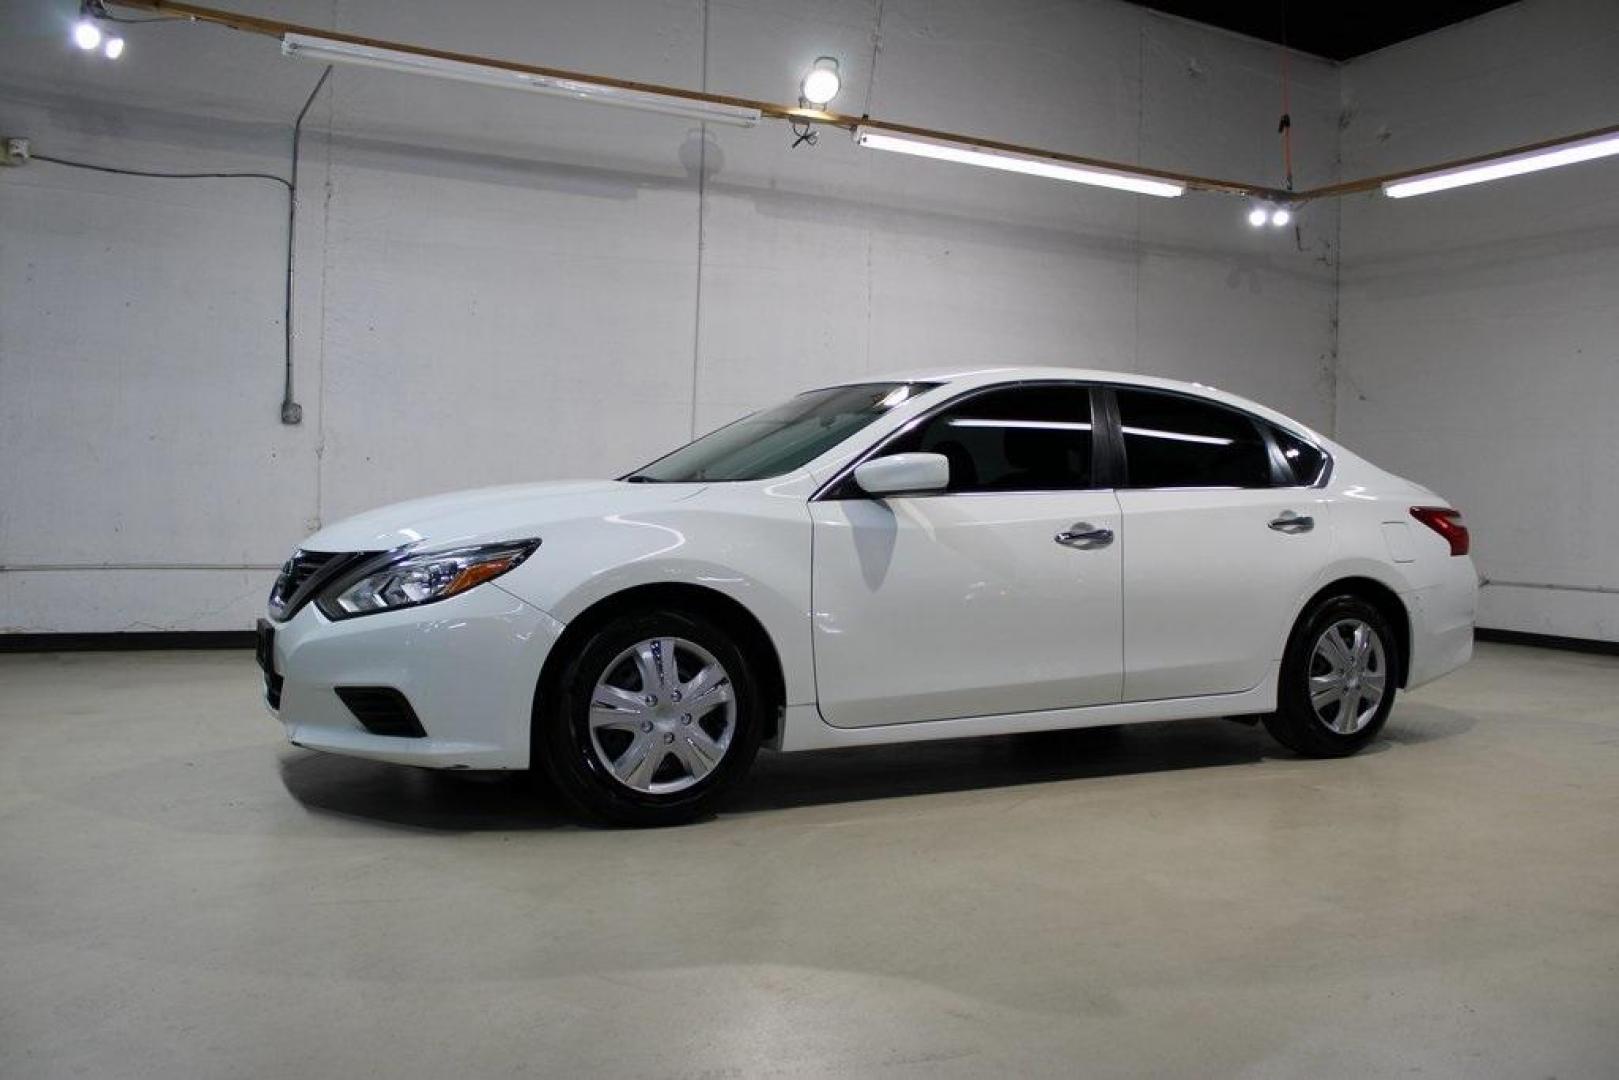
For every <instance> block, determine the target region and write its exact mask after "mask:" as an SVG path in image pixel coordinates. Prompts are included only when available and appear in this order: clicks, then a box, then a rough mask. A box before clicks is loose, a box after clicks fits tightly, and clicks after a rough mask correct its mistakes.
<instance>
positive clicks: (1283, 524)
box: [1270, 510, 1315, 535]
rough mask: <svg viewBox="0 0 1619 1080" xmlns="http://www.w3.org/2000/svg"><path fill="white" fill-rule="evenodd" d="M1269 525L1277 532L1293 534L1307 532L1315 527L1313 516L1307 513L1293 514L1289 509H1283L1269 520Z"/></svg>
mask: <svg viewBox="0 0 1619 1080" xmlns="http://www.w3.org/2000/svg"><path fill="white" fill-rule="evenodd" d="M1270 527H1271V528H1273V529H1275V530H1276V531H1277V532H1279V533H1287V534H1289V535H1293V534H1296V533H1307V532H1309V531H1310V530H1311V529H1313V528H1315V518H1313V517H1310V516H1309V515H1308V514H1295V513H1294V512H1293V511H1291V510H1283V511H1282V512H1281V514H1279V515H1278V516H1276V517H1275V518H1273V519H1272V520H1271V523H1270Z"/></svg>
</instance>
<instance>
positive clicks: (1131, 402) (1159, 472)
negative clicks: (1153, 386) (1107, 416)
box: [1115, 389, 1272, 488]
mask: <svg viewBox="0 0 1619 1080" xmlns="http://www.w3.org/2000/svg"><path fill="white" fill-rule="evenodd" d="M1115 396H1116V397H1117V399H1118V403H1119V424H1120V427H1121V429H1122V433H1123V435H1124V457H1125V475H1126V477H1127V481H1126V486H1128V487H1132V488H1168V487H1176V488H1179V487H1193V488H1263V487H1270V486H1271V484H1272V480H1271V459H1270V448H1269V447H1268V446H1266V444H1265V439H1264V437H1263V435H1261V434H1260V430H1259V425H1258V424H1257V423H1255V422H1254V421H1253V420H1252V419H1250V418H1249V417H1247V416H1245V415H1243V414H1242V413H1240V412H1237V411H1235V410H1233V409H1228V408H1225V407H1224V406H1222V405H1216V404H1215V403H1213V402H1209V401H1200V400H1198V399H1197V398H1191V397H1184V396H1182V395H1179V394H1163V393H1158V392H1155V391H1151V390H1124V389H1121V390H1118V391H1116V392H1115Z"/></svg>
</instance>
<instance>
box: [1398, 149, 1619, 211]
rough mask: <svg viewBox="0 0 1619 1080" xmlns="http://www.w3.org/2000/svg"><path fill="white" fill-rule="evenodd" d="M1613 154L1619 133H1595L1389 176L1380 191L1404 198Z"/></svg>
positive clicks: (1617, 150)
mask: <svg viewBox="0 0 1619 1080" xmlns="http://www.w3.org/2000/svg"><path fill="white" fill-rule="evenodd" d="M1614 154H1619V134H1607V135H1598V136H1595V137H1594V138H1590V139H1580V140H1579V141H1577V142H1571V143H1564V144H1563V145H1561V146H1549V147H1546V148H1545V149H1543V150H1530V151H1527V152H1525V153H1522V154H1511V155H1509V156H1507V157H1502V158H1496V159H1495V160H1494V161H1484V162H1480V163H1479V164H1477V165H1459V166H1456V167H1455V168H1450V169H1440V170H1438V171H1437V172H1431V173H1423V174H1421V175H1419V176H1409V177H1406V178H1405V179H1403V180H1390V181H1387V182H1386V183H1384V185H1383V194H1385V195H1387V196H1388V197H1389V198H1391V199H1404V198H1407V197H1409V196H1412V195H1427V194H1429V193H1430V192H1434V191H1448V190H1449V189H1451V188H1459V187H1466V186H1467V185H1468V184H1482V183H1484V182H1485V181H1487V180H1500V179H1502V178H1503V177H1507V176H1522V175H1523V174H1524V173H1532V172H1539V171H1540V170H1541V169H1555V168H1557V167H1558V166H1560V165H1577V164H1579V163H1580V162H1582V161H1594V160H1596V159H1597V158H1604V157H1610V156H1612V155H1614Z"/></svg>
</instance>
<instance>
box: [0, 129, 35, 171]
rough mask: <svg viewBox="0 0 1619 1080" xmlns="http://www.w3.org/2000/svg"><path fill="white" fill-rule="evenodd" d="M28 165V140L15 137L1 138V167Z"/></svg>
mask: <svg viewBox="0 0 1619 1080" xmlns="http://www.w3.org/2000/svg"><path fill="white" fill-rule="evenodd" d="M26 164H28V140H27V139H22V138H18V137H16V136H13V135H6V136H4V137H0V165H26Z"/></svg>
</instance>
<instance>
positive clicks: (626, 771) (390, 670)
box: [259, 368, 1477, 824]
mask: <svg viewBox="0 0 1619 1080" xmlns="http://www.w3.org/2000/svg"><path fill="white" fill-rule="evenodd" d="M1476 593H1477V575H1476V574H1475V572H1474V569H1473V564H1472V560H1471V559H1470V558H1469V557H1468V533H1467V529H1466V527H1465V526H1464V525H1463V523H1462V520H1461V515H1460V514H1459V513H1457V512H1456V511H1455V510H1454V509H1452V508H1451V507H1450V506H1449V505H1448V504H1446V503H1445V502H1444V501H1443V500H1441V499H1440V498H1438V497H1437V496H1436V495H1434V493H1433V492H1431V491H1429V490H1427V489H1426V488H1423V487H1420V486H1418V485H1417V484H1414V483H1412V482H1410V481H1408V480H1403V479H1401V478H1399V477H1397V476H1393V475H1391V474H1389V473H1387V472H1384V471H1383V470H1381V469H1379V468H1377V467H1376V466H1374V465H1372V464H1370V463H1369V462H1367V461H1365V460H1364V459H1362V458H1360V457H1357V456H1356V455H1354V454H1352V453H1350V452H1349V451H1348V450H1346V449H1344V448H1343V447H1341V446H1339V445H1337V444H1336V443H1334V442H1332V441H1331V440H1330V439H1326V438H1323V437H1322V436H1321V435H1319V434H1317V433H1316V432H1313V431H1311V430H1310V429H1308V428H1307V427H1304V426H1303V425H1301V424H1299V423H1297V422H1295V421H1293V420H1290V419H1288V418H1287V417H1285V416H1282V415H1280V414H1278V413H1276V412H1273V411H1272V410H1270V409H1267V408H1264V407H1263V406H1260V405H1256V404H1254V403H1253V402H1250V401H1245V400H1243V399H1241V398H1237V397H1234V396H1232V395H1230V394H1225V393H1221V392H1219V391H1216V390H1212V389H1209V388H1207V387H1203V386H1197V385H1192V384H1187V383H1180V382H1172V381H1169V380H1165V379H1153V378H1145V377H1139V376H1126V375H1120V374H1115V373H1109V372H1101V371H1078V370H1072V369H1066V368H1056V369H1030V368H998V369H993V370H974V371H953V372H942V373H939V372H935V373H927V374H916V375H907V376H902V377H896V378H888V379H871V380H862V381H858V382H851V383H847V384H844V385H839V386H831V387H827V388H824V389H820V390H812V391H809V392H808V393H804V394H800V395H799V396H797V397H795V398H792V399H791V400H789V401H787V402H785V403H783V404H781V405H779V406H777V407H775V408H772V409H767V410H765V411H763V412H758V413H754V414H753V415H751V416H748V417H745V418H743V419H741V420H739V421H737V422H736V423H734V424H731V425H729V426H728V427H724V428H721V429H720V430H718V431H715V432H713V433H711V434H709V435H706V436H704V437H703V438H700V439H698V440H697V441H696V442H693V443H691V444H689V445H687V446H685V447H682V448H681V449H679V450H676V451H674V452H673V453H671V454H669V455H668V456H666V457H663V458H660V459H658V460H657V461H654V462H652V463H651V464H650V465H647V466H645V467H643V468H641V469H638V470H636V471H635V472H633V473H631V474H629V475H628V476H624V477H622V478H620V479H618V480H603V481H570V482H558V483H542V484H524V485H517V486H512V487H499V488H487V489H483V490H478V491H470V492H464V493H459V494H453V495H441V496H435V497H432V498H426V499H419V500H416V501H414V502H407V503H401V504H399V505H396V506H391V507H387V508H385V509H381V510H375V511H371V512H369V513H366V514H361V515H359V516H358V517H354V518H350V519H349V520H347V521H343V522H340V523H338V524H335V525H332V526H329V527H328V528H325V529H323V530H321V531H320V532H318V533H316V534H315V535H314V536H312V537H310V538H309V539H308V540H307V541H305V543H304V545H303V547H301V548H300V549H299V550H298V551H297V552H295V553H294V554H293V557H292V558H291V559H290V560H289V561H288V562H287V564H286V566H285V567H283V568H282V571H281V575H280V577H279V579H278V580H277V581H276V584H275V588H274V590H273V591H272V593H271V596H270V619H269V620H265V621H261V623H260V628H259V661H260V664H261V666H263V668H264V672H265V682H266V700H267V702H268V704H269V706H270V708H271V709H272V710H273V711H274V712H275V713H276V714H277V715H278V716H279V718H280V720H281V722H282V724H283V725H285V727H286V731H287V737H288V738H289V739H290V740H291V741H292V742H293V743H294V744H295V745H298V746H302V747H308V748H310V749H314V750H324V751H329V752H332V753H339V754H354V755H358V756H361V757H368V758H374V759H377V760H381V761H390V762H399V763H403V764H410V765H425V766H430V767H434V768H449V769H527V768H530V767H531V766H532V767H533V768H535V769H537V770H543V772H544V774H545V775H546V776H547V777H549V779H550V781H551V782H552V784H553V785H554V786H555V787H556V788H557V789H558V790H560V791H561V792H562V793H563V794H564V795H565V796H566V797H567V798H568V800H569V801H570V802H571V803H572V804H574V805H576V806H577V807H578V808H579V809H580V810H581V811H583V812H585V813H588V814H590V815H593V816H596V817H599V818H603V819H606V820H609V821H613V822H619V823H629V824H665V823H671V822H678V821H684V820H689V819H691V818H693V817H695V816H698V815H700V814H703V813H705V812H708V811H710V810H711V809H712V808H713V807H714V806H715V804H716V803H717V802H718V800H719V799H720V798H721V797H722V796H723V795H724V793H725V792H726V791H727V790H728V789H730V788H731V787H733V786H734V785H735V784H736V782H737V781H738V780H739V779H741V778H742V776H743V775H744V774H745V773H746V772H747V770H748V768H749V766H750V764H751V763H752V761H753V758H754V756H755V753H756V752H757V750H758V749H759V747H760V746H761V745H765V746H770V747H773V748H775V749H777V750H782V751H795V750H814V749H821V748H825V747H839V746H857V745H870V744H875V743H893V742H906V741H910V740H918V739H944V738H957V737H971V736H978V735H991V734H1000V733H1006V732H1029V731H1041V730H1049V729H1056V728H1076V727H1088V726H1096V725H1106V724H1127V723H1136V722H1142V721H1149V720H1177V719H1186V718H1192V717H1230V716H1254V715H1258V716H1262V717H1263V719H1264V722H1265V725H1266V726H1267V728H1268V729H1269V730H1270V732H1271V734H1272V735H1274V736H1275V737H1276V738H1277V739H1278V740H1279V741H1280V742H1282V743H1283V744H1284V745H1286V746H1287V747H1289V748H1291V749H1292V750H1294V751H1296V752H1298V753H1301V754H1307V755H1312V756H1338V755H1344V754H1350V753H1353V752H1354V751H1356V750H1358V749H1359V748H1360V747H1362V746H1364V745H1366V744H1367V743H1368V742H1370V741H1371V740H1372V739H1373V738H1375V737H1376V736H1377V733H1378V731H1379V729H1380V728H1382V726H1383V723H1384V721H1385V720H1387V718H1388V715H1389V710H1390V708H1391V707H1392V706H1393V704H1394V697H1395V692H1396V688H1398V687H1412V686H1416V685H1418V684H1420V683H1423V682H1426V681H1427V680H1429V679H1433V678H1435V677H1437V676H1439V675H1442V674H1444V673H1445V672H1447V671H1450V670H1452V669H1454V668H1456V667H1458V666H1459V665H1461V664H1463V663H1465V662H1466V661H1467V659H1468V658H1469V656H1470V655H1471V653H1472V642H1473V608H1474V602H1475V599H1476Z"/></svg>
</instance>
